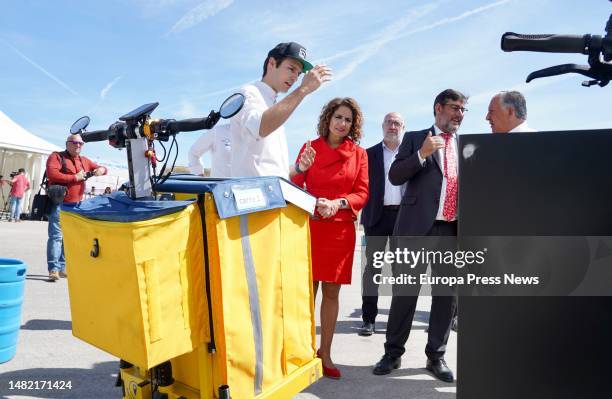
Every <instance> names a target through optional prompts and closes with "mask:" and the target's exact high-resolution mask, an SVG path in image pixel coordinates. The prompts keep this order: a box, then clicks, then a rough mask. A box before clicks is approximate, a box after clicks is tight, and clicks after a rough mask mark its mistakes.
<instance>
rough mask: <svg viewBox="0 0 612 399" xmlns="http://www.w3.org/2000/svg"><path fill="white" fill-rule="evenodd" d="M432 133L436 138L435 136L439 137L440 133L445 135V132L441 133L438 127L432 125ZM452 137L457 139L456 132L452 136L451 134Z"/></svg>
mask: <svg viewBox="0 0 612 399" xmlns="http://www.w3.org/2000/svg"><path fill="white" fill-rule="evenodd" d="M434 133H436V136H437V135H439V134H440V133H446V132H443V131H442V130H441V129H440V128H439V127H438V126H436V125H435V124H434ZM452 137H453V138H457V132H455V133H453V134H452Z"/></svg>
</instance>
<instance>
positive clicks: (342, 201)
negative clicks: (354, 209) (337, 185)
mask: <svg viewBox="0 0 612 399" xmlns="http://www.w3.org/2000/svg"><path fill="white" fill-rule="evenodd" d="M340 207H341V208H348V201H347V200H346V198H340Z"/></svg>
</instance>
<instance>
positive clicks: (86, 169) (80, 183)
mask: <svg viewBox="0 0 612 399" xmlns="http://www.w3.org/2000/svg"><path fill="white" fill-rule="evenodd" d="M84 144H85V143H84V142H83V139H82V138H81V136H80V135H79V134H72V135H70V136H68V138H67V139H66V150H65V151H61V152H54V153H52V154H51V155H49V158H48V159H47V171H46V173H47V179H48V185H47V194H48V195H49V199H50V200H51V201H52V203H53V205H52V206H51V211H50V213H49V229H48V232H49V238H48V240H47V269H48V270H49V280H50V281H57V280H59V278H60V277H63V278H66V277H68V275H67V274H66V259H65V257H64V242H63V236H62V230H61V227H60V223H59V212H60V205H61V204H62V203H71V202H79V201H81V199H82V198H83V193H84V192H85V180H86V179H87V178H88V177H90V176H101V175H105V174H106V168H105V167H104V166H100V165H98V164H96V163H95V162H93V161H91V160H89V159H88V158H86V157H84V156H81V150H82V149H83V145H84Z"/></svg>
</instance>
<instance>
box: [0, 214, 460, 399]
mask: <svg viewBox="0 0 612 399" xmlns="http://www.w3.org/2000/svg"><path fill="white" fill-rule="evenodd" d="M46 229H47V224H46V223H44V222H22V223H10V224H9V223H7V222H5V221H3V222H0V257H8V258H17V259H21V260H23V261H25V262H26V263H27V264H28V266H29V268H28V276H27V280H26V294H25V300H24V304H23V315H22V327H21V331H20V332H19V343H18V349H17V355H16V356H15V358H14V359H13V360H11V361H9V362H7V363H4V364H0V397H1V398H11V399H12V398H19V399H23V398H101V399H112V398H120V397H121V396H120V391H119V390H118V389H117V388H115V387H114V381H115V377H116V371H117V359H116V358H115V357H113V356H111V355H108V354H106V353H104V352H102V351H100V350H98V349H96V348H94V347H93V346H90V345H88V344H86V343H84V342H82V341H80V340H78V339H76V338H74V337H73V336H72V333H71V321H70V305H69V299H68V288H67V284H66V281H65V280H61V281H59V282H56V283H49V282H47V280H46V277H47V271H46V263H45V245H46ZM357 256H358V252H357ZM358 277H359V262H355V269H354V271H353V284H352V285H351V286H346V287H343V289H342V291H341V295H340V316H339V320H338V325H337V328H336V335H335V338H334V346H333V359H334V361H335V363H336V365H337V366H338V367H339V368H340V369H341V371H342V376H343V377H342V379H341V380H340V381H333V380H329V379H322V380H320V381H319V382H317V383H315V384H314V385H312V386H310V387H309V388H308V389H306V390H305V391H304V392H303V393H301V394H299V395H298V398H300V399H311V398H322V399H349V398H350V399H355V398H385V399H396V398H397V399H399V398H402V399H403V398H406V399H408V398H410V399H454V398H455V396H456V395H455V390H456V388H455V385H454V384H446V383H443V382H440V381H438V380H435V379H434V378H433V377H431V376H430V375H429V373H428V372H427V371H426V370H425V369H424V366H425V360H426V358H425V354H424V352H423V350H424V348H425V343H426V340H427V335H426V334H425V332H424V330H425V327H426V322H427V319H428V317H429V306H430V303H431V302H430V299H429V298H428V297H422V298H420V300H419V304H418V307H417V315H416V317H415V319H416V320H415V323H414V327H413V332H412V335H411V337H410V339H409V341H408V345H407V347H406V354H405V355H404V356H403V358H402V368H401V369H399V370H397V371H396V372H394V373H392V374H391V375H389V376H375V375H373V374H372V366H373V365H374V364H375V363H376V362H377V361H378V360H379V359H380V357H381V356H382V353H383V343H384V328H385V326H386V320H387V314H388V308H389V303H390V298H381V300H380V305H381V315H380V316H379V320H377V328H378V330H379V332H378V333H377V334H375V335H374V336H372V337H368V338H364V337H360V336H358V335H357V334H356V331H357V328H358V327H359V326H360V324H361V296H360V289H359V287H360V283H359V278H358ZM456 338H457V336H456V334H455V333H454V332H453V333H451V337H450V340H449V345H448V353H447V355H446V359H447V361H448V364H449V366H450V367H451V369H453V371H455V374H456V371H457V369H456V348H457V340H456ZM23 380H27V381H33V380H44V381H49V380H50V381H70V382H71V385H72V389H71V390H38V391H35V390H29V391H23V390H11V389H10V383H11V381H13V383H14V382H15V381H23ZM238 399H239V398H238Z"/></svg>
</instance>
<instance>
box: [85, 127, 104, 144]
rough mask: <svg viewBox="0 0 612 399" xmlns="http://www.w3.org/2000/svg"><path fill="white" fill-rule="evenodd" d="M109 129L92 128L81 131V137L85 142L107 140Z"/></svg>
mask: <svg viewBox="0 0 612 399" xmlns="http://www.w3.org/2000/svg"><path fill="white" fill-rule="evenodd" d="M110 132H111V131H110V130H109V129H107V130H94V131H92V132H83V133H81V138H83V141H84V142H86V143H89V142H93V141H105V140H108V136H109V135H110Z"/></svg>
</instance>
